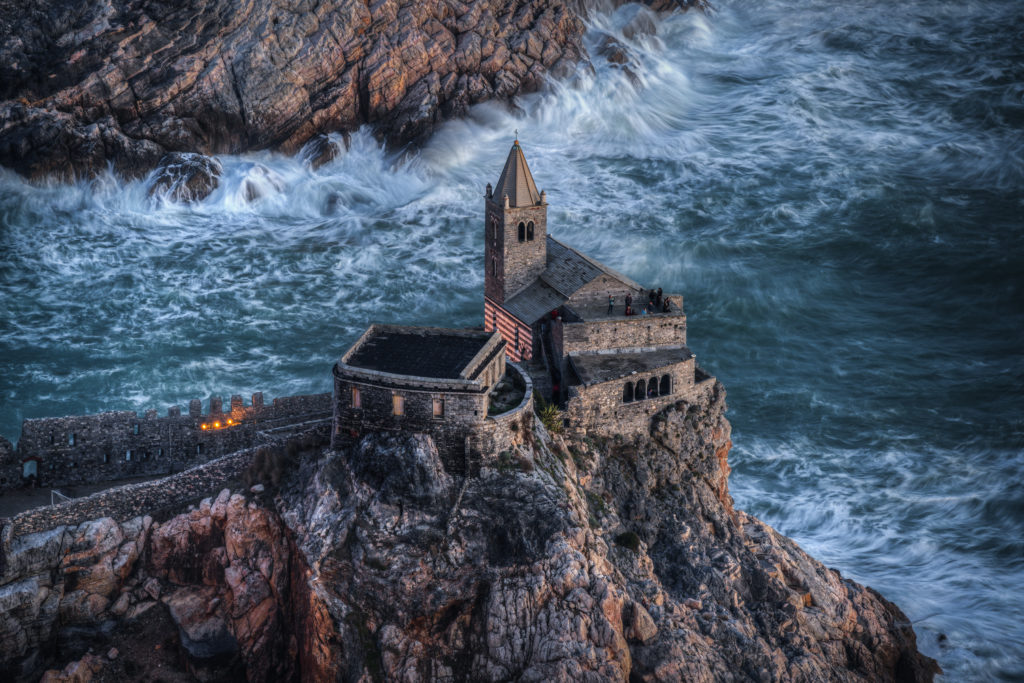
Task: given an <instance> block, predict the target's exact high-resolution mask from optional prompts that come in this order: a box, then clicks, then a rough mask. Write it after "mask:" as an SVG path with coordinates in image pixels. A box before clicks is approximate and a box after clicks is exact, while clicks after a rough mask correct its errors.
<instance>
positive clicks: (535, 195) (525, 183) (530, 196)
mask: <svg viewBox="0 0 1024 683" xmlns="http://www.w3.org/2000/svg"><path fill="white" fill-rule="evenodd" d="M503 195H508V202H509V205H510V206H512V207H523V206H536V205H537V204H540V202H541V197H540V193H539V192H537V185H536V183H534V182H533V175H531V173H530V167H529V166H527V165H526V157H524V156H523V149H522V147H520V146H519V140H518V139H517V140H516V141H515V142H514V143H512V149H511V150H509V153H508V159H506V160H505V168H503V169H501V176H499V177H498V184H497V185H495V186H494V196H496V197H501V196H503Z"/></svg>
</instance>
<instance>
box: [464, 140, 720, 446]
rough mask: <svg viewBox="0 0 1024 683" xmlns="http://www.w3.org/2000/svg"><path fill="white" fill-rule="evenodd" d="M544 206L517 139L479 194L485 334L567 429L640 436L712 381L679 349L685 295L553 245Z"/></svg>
mask: <svg viewBox="0 0 1024 683" xmlns="http://www.w3.org/2000/svg"><path fill="white" fill-rule="evenodd" d="M547 208H548V204H547V195H546V193H545V192H538V191H537V186H536V184H535V182H534V180H533V174H532V173H531V172H530V168H529V166H528V165H527V163H526V157H525V156H524V154H523V150H522V147H521V146H520V144H519V141H518V140H516V141H515V142H514V143H513V145H512V149H511V150H510V151H509V155H508V158H507V159H506V161H505V167H504V168H503V169H502V171H501V175H500V176H499V178H498V182H497V185H495V186H494V187H493V188H492V186H491V185H490V184H488V185H487V189H486V192H485V202H484V214H485V218H484V244H485V246H484V267H485V273H484V283H485V284H484V328H485V329H486V330H490V331H497V332H499V333H500V334H501V336H502V337H503V338H504V339H505V342H506V344H507V349H508V355H509V357H510V358H512V359H513V360H524V361H532V362H531V363H530V365H529V367H530V372H531V374H533V375H534V378H535V380H536V381H537V384H538V386H541V385H545V384H548V383H550V385H551V386H552V390H553V391H552V396H551V400H554V401H555V402H557V403H559V404H561V405H563V406H564V408H565V410H566V421H567V423H568V426H569V427H571V428H574V429H576V430H578V431H588V430H597V431H601V432H606V433H623V432H628V431H635V430H638V429H641V430H642V429H645V428H646V426H647V423H648V418H649V416H650V415H651V414H653V413H654V412H656V411H657V410H660V409H661V408H662V407H664V406H665V405H667V404H668V403H672V402H675V401H678V400H681V399H686V398H689V397H691V396H692V395H693V393H694V392H695V391H698V390H701V389H700V388H701V386H706V385H707V384H708V381H709V379H710V378H709V377H707V376H706V375H704V373H702V372H701V371H700V370H699V369H698V368H697V366H696V362H695V359H694V358H695V357H694V354H693V353H692V352H691V351H690V349H689V348H688V347H687V345H686V315H685V313H684V312H683V297H682V296H681V295H679V294H670V293H665V292H662V293H660V294H659V293H657V292H656V291H654V288H646V289H645V288H644V287H642V286H641V285H639V284H638V283H636V282H634V281H633V280H631V279H630V278H628V277H626V276H625V275H622V274H621V273H618V272H616V271H615V270H613V269H611V268H609V267H608V266H606V265H604V264H602V263H600V262H598V261H596V260H594V259H593V258H590V257H589V256H587V255H585V254H583V253H581V252H579V251H577V250H575V249H573V248H572V247H570V246H569V245H567V244H564V243H563V242H560V241H559V240H556V239H555V238H553V237H551V236H550V235H549V234H548V222H547ZM627 297H628V299H627ZM652 297H653V298H654V301H653V302H652ZM609 298H611V299H612V300H613V301H614V303H613V304H612V305H611V308H609ZM627 300H629V301H631V304H632V306H631V307H632V313H633V314H630V315H627V310H626V303H627ZM649 302H650V305H649Z"/></svg>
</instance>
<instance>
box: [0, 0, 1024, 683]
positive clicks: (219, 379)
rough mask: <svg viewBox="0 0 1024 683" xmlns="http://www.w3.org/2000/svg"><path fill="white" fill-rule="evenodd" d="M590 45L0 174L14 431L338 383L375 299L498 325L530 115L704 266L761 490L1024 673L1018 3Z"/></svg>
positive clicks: (962, 641) (776, 513) (796, 527)
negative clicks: (173, 162) (489, 95)
mask: <svg viewBox="0 0 1024 683" xmlns="http://www.w3.org/2000/svg"><path fill="white" fill-rule="evenodd" d="M608 36H612V37H613V38H614V39H615V40H617V41H618V42H619V43H620V44H621V45H623V46H624V47H625V49H626V51H627V53H628V56H629V59H628V62H627V63H626V64H624V65H622V64H611V63H608V62H607V61H606V60H605V59H603V58H602V57H601V56H600V55H599V52H598V50H599V48H600V46H601V45H602V44H604V42H605V41H606V40H607V37H608ZM586 42H587V46H588V48H589V50H590V54H591V55H593V57H594V58H593V66H592V67H588V66H586V65H583V66H581V67H580V68H579V69H577V71H576V72H575V73H574V74H572V75H571V76H569V77H567V78H565V79H562V80H558V81H551V82H549V83H548V84H547V85H546V87H545V88H544V89H543V90H542V91H541V92H539V93H535V94H532V95H528V96H524V97H521V98H519V99H518V100H516V102H515V103H514V104H513V105H512V106H505V105H497V104H486V105H481V106H478V107H475V108H473V109H472V110H471V111H470V112H469V114H468V115H467V116H466V117H465V118H463V119H460V120H456V121H451V122H448V123H446V124H444V125H443V126H441V127H440V129H439V130H438V131H437V132H436V133H435V134H434V135H433V136H432V137H431V138H430V140H429V141H428V142H427V143H426V144H425V145H423V146H421V147H418V148H416V149H411V148H410V149H404V150H394V149H391V150H389V149H385V148H384V147H383V146H382V145H381V144H380V143H379V142H378V141H377V139H376V138H375V137H374V135H373V131H372V130H370V129H363V130H360V131H357V132H356V133H354V134H353V135H352V138H351V146H350V148H349V149H348V150H347V151H346V152H345V153H343V154H341V155H340V156H339V157H338V158H337V159H335V160H334V161H332V162H330V163H329V164H327V165H326V166H323V167H321V168H320V169H318V170H316V171H312V170H310V168H309V165H308V164H307V163H306V160H305V158H304V156H303V155H302V154H297V155H295V156H294V157H286V156H282V155H279V154H271V153H257V154H248V155H242V156H223V157H220V161H221V163H222V164H223V167H224V175H223V178H222V181H221V184H220V186H219V187H218V188H217V189H216V190H215V191H214V192H213V194H211V195H210V196H209V197H207V198H206V199H204V200H202V201H200V202H196V203H192V204H188V203H176V202H174V201H170V200H169V199H168V198H167V197H164V196H154V197H151V196H149V195H148V188H149V184H150V182H151V181H150V179H143V180H136V181H130V182H129V181H125V180H122V179H120V178H118V177H116V176H115V175H113V174H107V175H104V176H101V177H98V178H95V179H93V180H89V181H82V182H78V183H75V184H58V183H50V184H45V183H44V184H38V183H37V184H33V183H29V182H27V181H25V180H23V179H21V178H20V177H19V176H17V175H16V174H14V173H13V172H10V171H7V170H0V435H3V436H4V437H6V438H8V439H10V440H12V441H15V440H16V439H17V436H18V433H19V430H20V424H21V421H22V420H23V419H25V418H31V417H43V416H59V415H71V414H81V413H91V412H99V411H103V410H115V409H134V410H138V411H144V410H146V409H150V408H156V409H158V410H160V412H161V414H165V411H166V408H167V407H168V406H171V405H182V406H184V405H186V404H187V402H188V400H189V399H191V398H202V399H203V400H204V402H205V401H207V400H208V399H209V397H210V396H214V395H216V396H224V397H225V398H226V397H228V396H230V395H231V394H242V395H245V396H247V395H248V394H250V393H252V392H255V391H262V392H264V394H265V395H266V396H267V397H268V398H269V397H274V396H283V395H290V394H297V393H312V392H323V391H329V390H330V389H331V383H330V367H331V365H332V363H333V362H334V361H335V360H336V359H337V357H338V356H339V355H340V354H341V353H342V352H343V351H344V350H345V349H346V348H347V346H348V345H349V344H351V343H352V342H353V341H354V340H355V339H356V337H357V336H358V334H359V333H360V332H361V331H362V330H363V329H364V328H365V327H366V325H367V324H369V323H370V322H374V321H378V322H394V323H402V324H419V325H445V326H474V325H480V324H482V316H483V297H482V288H483V256H482V255H483V209H484V199H483V194H484V186H485V185H486V183H488V182H490V183H494V182H496V181H497V177H498V174H499V172H500V170H501V167H502V164H503V162H504V159H505V157H506V155H507V154H508V151H509V148H510V146H511V143H512V141H513V139H514V138H515V136H516V135H518V137H519V140H520V142H521V144H522V147H523V150H524V152H525V154H526V158H527V160H528V162H529V164H530V166H531V169H532V172H533V176H534V178H535V179H536V181H537V183H538V186H539V187H541V188H542V189H544V190H546V191H547V196H548V201H549V203H550V207H549V213H548V225H549V231H550V233H551V234H553V235H554V236H555V237H557V238H559V239H561V240H563V241H565V242H568V243H569V244H571V245H573V246H575V247H577V248H580V249H581V250H583V251H585V252H587V253H589V254H591V255H593V256H594V257H596V258H599V259H601V260H603V261H604V262H606V263H608V264H609V265H611V266H612V267H614V268H616V269H618V270H621V271H622V272H625V273H628V274H630V275H631V276H632V277H633V278H634V279H636V280H637V281H639V282H641V284H643V285H645V286H648V287H662V288H664V289H665V290H668V291H672V292H681V293H682V294H683V295H684V297H685V310H686V312H687V314H688V323H689V345H690V346H691V348H692V349H693V350H694V351H695V353H696V354H697V360H698V362H699V363H700V365H701V366H702V367H703V368H705V369H706V370H707V371H708V372H710V373H711V374H713V375H715V376H717V377H718V378H719V379H720V380H721V381H722V382H723V383H724V385H725V387H726V389H727V391H728V404H729V419H730V420H731V422H732V425H733V441H734V447H733V450H732V453H731V455H730V462H731V465H732V467H733V473H732V477H731V481H730V485H731V491H732V494H733V496H734V498H735V500H736V505H737V506H738V507H740V508H742V509H744V510H747V511H748V512H750V513H752V514H754V515H756V516H758V517H760V518H761V519H763V520H765V521H766V522H768V523H769V524H771V525H772V526H774V527H775V528H777V529H778V530H779V531H781V532H782V533H785V534H787V535H789V536H791V537H792V538H794V539H795V540H796V541H797V542H798V543H799V544H800V545H801V546H802V547H803V548H804V549H805V550H806V551H808V552H809V553H811V554H812V555H813V556H815V557H816V558H818V559H819V560H821V561H822V562H824V563H825V564H826V565H828V566H830V567H834V568H836V569H838V570H840V571H841V572H842V573H843V575H844V576H847V577H850V578H852V579H855V580H857V581H859V582H863V583H866V584H868V585H870V586H872V587H874V588H875V589H877V590H878V591H880V592H881V593H882V594H883V595H884V596H886V597H887V598H889V599H890V600H892V601H894V602H895V603H897V604H898V605H899V607H900V608H901V609H902V610H903V611H904V612H905V613H906V615H907V618H908V619H909V620H910V622H911V623H912V624H913V626H914V629H915V631H916V632H917V635H918V643H919V646H920V648H921V650H923V651H924V652H925V653H926V654H928V655H930V656H932V657H934V658H936V659H937V660H938V661H939V663H940V665H941V666H942V668H943V670H944V671H945V677H944V678H945V680H950V681H961V680H986V681H987V680H1007V681H1010V680H1024V3H1021V2H1019V0H956V1H953V0H903V1H901V2H891V1H889V2H880V1H878V0H856V1H854V2H846V3H837V2H826V1H824V0H804V1H803V2H796V1H795V0H765V1H764V2H760V3H749V2H741V1H739V0H717V1H716V2H715V3H714V6H713V8H712V9H711V10H710V11H709V12H707V13H698V12H690V13H686V14H675V15H672V16H668V17H655V16H653V15H651V14H650V13H649V12H648V11H647V10H646V9H644V8H641V7H639V6H637V5H625V6H622V7H619V8H617V9H614V8H612V7H604V8H601V7H596V8H594V9H593V10H592V12H591V14H590V17H589V19H588V30H587V35H586ZM252 188H257V189H258V190H259V193H260V194H261V195H262V196H261V197H260V198H258V199H256V200H254V201H249V200H247V198H246V197H247V195H251V194H253V193H252Z"/></svg>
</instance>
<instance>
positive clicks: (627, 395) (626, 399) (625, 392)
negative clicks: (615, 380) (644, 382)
mask: <svg viewBox="0 0 1024 683" xmlns="http://www.w3.org/2000/svg"><path fill="white" fill-rule="evenodd" d="M622 402H623V403H632V402H633V383H632V382H626V386H624V387H622Z"/></svg>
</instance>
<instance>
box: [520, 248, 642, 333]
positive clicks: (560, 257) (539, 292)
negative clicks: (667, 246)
mask: <svg viewBox="0 0 1024 683" xmlns="http://www.w3.org/2000/svg"><path fill="white" fill-rule="evenodd" d="M547 254H548V256H547V267H546V268H545V269H544V272H543V273H541V274H540V277H538V278H537V279H536V280H534V281H533V282H532V283H530V284H529V285H527V286H526V287H524V288H523V289H521V290H519V291H518V292H517V293H516V294H514V295H513V296H512V298H510V299H507V300H506V301H505V304H504V308H505V310H506V311H508V312H509V313H511V314H512V315H514V316H515V317H517V318H519V319H520V320H522V321H523V322H525V323H526V324H528V325H532V324H533V323H534V322H536V321H537V320H540V318H542V317H543V316H544V315H545V314H546V313H550V312H551V311H553V310H554V309H556V308H558V307H559V306H561V305H562V304H564V303H565V302H566V301H568V300H569V298H570V297H571V296H572V295H573V294H575V293H576V292H578V291H579V290H580V289H582V288H583V287H584V286H585V285H587V284H589V283H591V282H593V281H594V280H595V279H597V278H598V277H599V276H600V275H609V276H611V277H613V278H614V279H616V280H618V281H619V282H621V283H623V284H624V285H626V286H627V287H629V288H631V289H635V290H639V289H640V285H638V284H637V283H636V282H633V281H632V280H630V279H629V278H628V277H626V276H625V275H622V274H621V273H618V272H616V271H614V270H612V269H611V268H609V267H608V266H606V265H604V264H603V263H601V262H600V261H596V260H594V259H592V258H590V257H589V256H586V255H584V254H581V253H580V252H578V251H576V250H575V249H573V248H572V247H570V246H569V245H567V244H563V243H562V242H559V241H558V240H556V239H555V238H554V237H551V236H550V235H548V238H547Z"/></svg>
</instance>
